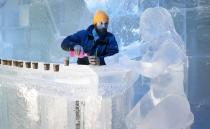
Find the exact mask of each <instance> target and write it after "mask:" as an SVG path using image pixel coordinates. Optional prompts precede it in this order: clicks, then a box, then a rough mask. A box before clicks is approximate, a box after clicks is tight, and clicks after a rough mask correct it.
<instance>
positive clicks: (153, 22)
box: [140, 7, 174, 42]
mask: <svg viewBox="0 0 210 129" xmlns="http://www.w3.org/2000/svg"><path fill="white" fill-rule="evenodd" d="M172 30H174V22H173V19H172V16H171V15H170V13H169V12H168V11H167V10H166V9H164V8H161V7H156V8H149V9H147V10H145V11H144V12H143V14H142V16H141V19H140V35H141V38H142V40H144V41H146V42H150V41H153V40H155V39H157V38H158V37H159V36H161V35H164V34H166V33H170V32H171V31H172Z"/></svg>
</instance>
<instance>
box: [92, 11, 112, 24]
mask: <svg viewBox="0 0 210 129" xmlns="http://www.w3.org/2000/svg"><path fill="white" fill-rule="evenodd" d="M98 22H105V23H108V22H109V16H108V15H107V14H106V13H105V12H104V11H102V10H98V11H96V13H95V16H94V18H93V25H96V24H97V23H98Z"/></svg>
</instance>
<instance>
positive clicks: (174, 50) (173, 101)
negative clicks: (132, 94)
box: [120, 7, 194, 129]
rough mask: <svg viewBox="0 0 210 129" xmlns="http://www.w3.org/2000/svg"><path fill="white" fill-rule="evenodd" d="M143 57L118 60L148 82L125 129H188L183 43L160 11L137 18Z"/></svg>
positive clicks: (190, 117)
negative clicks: (148, 79) (149, 80)
mask: <svg viewBox="0 0 210 129" xmlns="http://www.w3.org/2000/svg"><path fill="white" fill-rule="evenodd" d="M140 35H141V38H142V41H143V42H144V43H143V44H147V45H146V47H145V45H139V47H141V46H143V47H144V48H143V49H142V48H139V50H141V49H142V50H144V51H145V53H144V54H143V55H141V56H142V58H141V60H131V59H129V57H126V56H124V57H120V64H121V65H123V66H125V67H127V68H131V69H133V70H134V71H135V72H138V73H139V74H141V75H142V76H146V77H149V78H150V79H151V86H150V90H149V91H148V92H147V93H146V94H145V96H143V97H142V98H141V100H140V101H139V102H138V103H137V104H136V105H135V107H134V108H133V109H132V110H131V112H130V113H129V114H128V116H127V119H126V123H127V126H128V129H187V128H189V127H190V126H191V124H192V123H193V119H194V117H193V114H192V113H191V110H190V105H189V102H188V100H187V97H186V95H185V93H184V85H183V83H184V63H185V62H186V55H185V48H184V43H183V41H182V39H181V38H180V36H179V35H178V34H177V32H176V30H175V27H174V23H173V19H172V16H171V15H170V13H169V12H168V11H167V10H166V9H164V8H160V7H156V8H149V9H147V10H145V11H144V12H143V14H142V16H141V18H140Z"/></svg>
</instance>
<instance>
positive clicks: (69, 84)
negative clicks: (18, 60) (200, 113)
mask: <svg viewBox="0 0 210 129" xmlns="http://www.w3.org/2000/svg"><path fill="white" fill-rule="evenodd" d="M39 66H40V64H39ZM135 81H136V76H135V75H134V74H133V73H131V72H130V71H129V70H126V69H121V68H117V67H116V68H113V67H112V68H110V67H107V66H102V67H94V66H78V65H70V66H68V67H67V66H60V71H59V72H53V70H52V68H50V70H49V71H44V70H43V67H39V69H36V70H35V69H26V68H16V67H11V66H3V65H1V66H0V129H123V128H126V126H125V117H126V115H127V113H128V111H129V110H130V109H131V105H132V104H131V102H132V99H133V88H132V87H133V85H134V82H135Z"/></svg>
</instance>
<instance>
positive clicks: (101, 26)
mask: <svg viewBox="0 0 210 129" xmlns="http://www.w3.org/2000/svg"><path fill="white" fill-rule="evenodd" d="M96 27H97V28H98V29H107V28H108V23H107V22H98V23H97V24H96Z"/></svg>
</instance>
